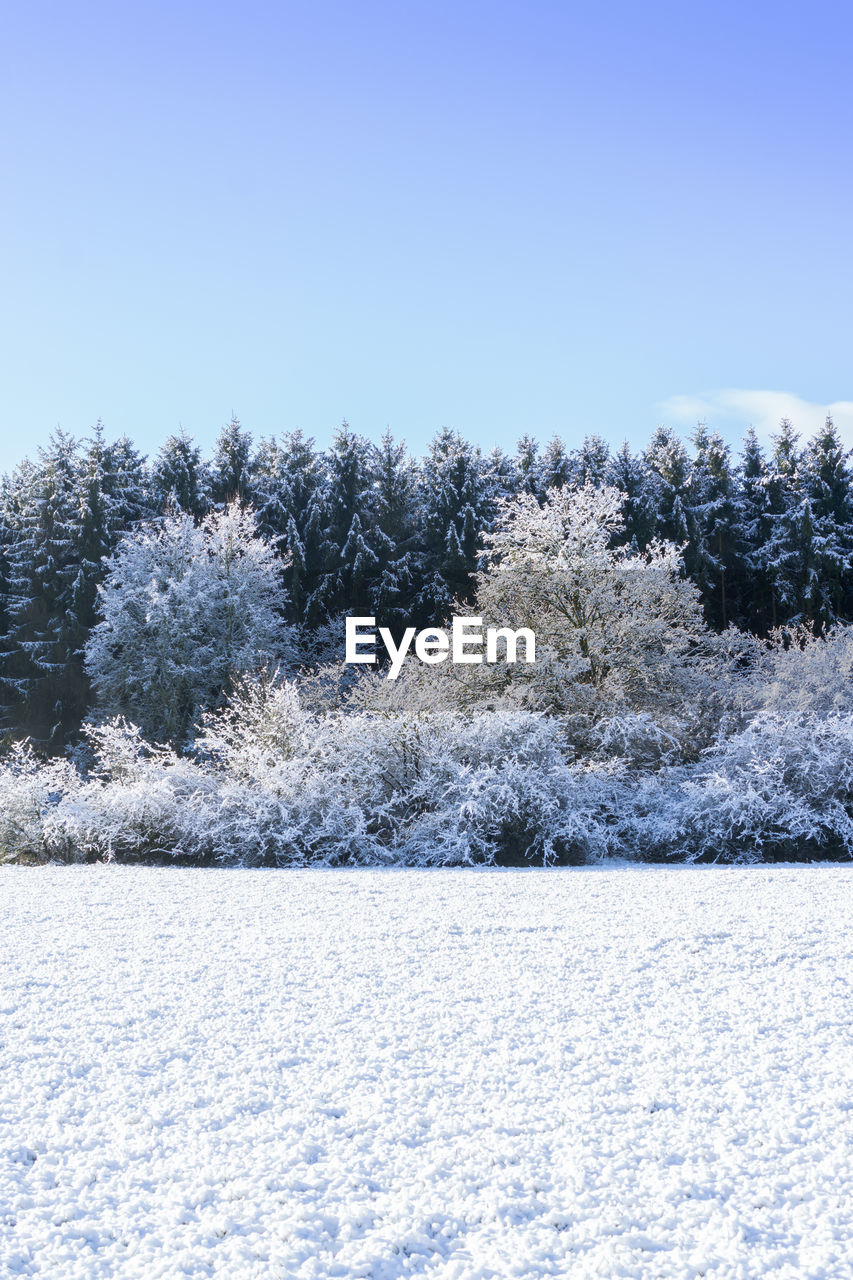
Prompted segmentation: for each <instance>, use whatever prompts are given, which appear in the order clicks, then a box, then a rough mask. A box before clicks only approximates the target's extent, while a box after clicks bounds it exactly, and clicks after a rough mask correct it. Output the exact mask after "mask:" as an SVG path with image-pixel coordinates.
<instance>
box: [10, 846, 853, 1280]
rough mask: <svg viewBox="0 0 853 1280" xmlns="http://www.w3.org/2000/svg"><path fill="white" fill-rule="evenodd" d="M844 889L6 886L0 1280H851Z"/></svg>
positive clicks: (308, 878)
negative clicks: (420, 1279) (422, 1279)
mask: <svg viewBox="0 0 853 1280" xmlns="http://www.w3.org/2000/svg"><path fill="white" fill-rule="evenodd" d="M851 907H853V868H850V867H841V866H798V867H779V866H776V867H755V868H753V867H741V868H715V867H709V868H684V867H678V868H674V867H667V868H654V867H645V868H637V867H633V868H632V867H618V868H608V869H598V868H579V869H567V870H562V871H541V870H520V871H505V872H497V871H473V870H472V871H460V870H452V871H450V870H433V871H411V870H395V871H389V870H385V871H381V870H361V871H351V872H350V871H342V870H326V871H323V870H302V871H238V870H231V871H212V870H200V869H195V870H186V869H176V868H168V869H156V868H130V867H116V866H94V867H46V868H25V867H3V868H0V937H2V939H3V946H2V952H0V1029H2V1050H0V1275H2V1276H3V1277H6V1276H38V1277H44V1278H45V1280H72V1278H73V1280H84V1278H85V1280H100V1278H102V1277H115V1278H116V1280H157V1278H158V1277H163V1278H166V1277H168V1280H175V1278H176V1277H199V1278H201V1277H205V1278H206V1277H211V1276H212V1277H221V1278H222V1280H279V1278H280V1280H285V1278H287V1280H309V1278H312V1280H313V1278H317V1280H320V1278H323V1280H325V1278H326V1277H334V1276H343V1277H373V1280H393V1278H395V1277H402V1276H426V1277H430V1278H431V1280H475V1278H479V1277H499V1278H501V1280H503V1278H504V1277H525V1278H526V1280H532V1278H535V1277H541V1276H560V1277H565V1276H569V1277H572V1278H575V1277H579V1278H580V1277H587V1276H602V1277H629V1276H630V1277H640V1278H647V1277H649V1278H654V1280H663V1278H664V1277H679V1278H684V1280H687V1278H688V1277H699V1276H706V1277H717V1278H720V1277H726V1278H727V1280H728V1278H729V1277H731V1278H732V1280H735V1278H738V1280H740V1278H743V1280H746V1278H747V1277H749V1278H750V1280H751V1278H752V1277H756V1276H765V1275H766V1276H773V1277H774V1278H775V1280H817V1278H818V1277H823V1278H825V1280H830V1278H832V1280H842V1278H843V1277H848V1276H853V1262H851V1260H850V1241H851V1239H853V1161H851V1155H853V1089H851V1083H853V1082H852V1081H851V1076H853V1052H851V1049H852V1048H853V1045H851V1040H852V1039H853V1035H851V1025H850V992H851V979H853V957H852V956H851V946H850V934H849V925H850V919H851Z"/></svg>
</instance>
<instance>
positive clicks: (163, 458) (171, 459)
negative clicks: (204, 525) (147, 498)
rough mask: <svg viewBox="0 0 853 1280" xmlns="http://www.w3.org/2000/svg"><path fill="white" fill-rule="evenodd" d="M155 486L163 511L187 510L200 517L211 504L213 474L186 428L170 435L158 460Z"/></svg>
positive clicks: (153, 472) (154, 470)
mask: <svg viewBox="0 0 853 1280" xmlns="http://www.w3.org/2000/svg"><path fill="white" fill-rule="evenodd" d="M151 479H152V489H153V492H154V493H155V494H156V496H157V502H158V507H159V509H160V510H161V511H172V512H175V511H184V512H186V513H187V515H191V516H195V517H196V519H198V518H199V517H201V516H203V515H204V514H205V512H206V511H208V510H209V508H210V477H209V475H208V472H207V468H206V467H205V466H204V463H203V462H202V459H201V450H200V449H197V448H196V447H195V445H194V444H193V442H192V437H191V436H188V435H187V433H186V432H185V431H184V430H181V432H180V435H177V436H169V438H168V440H167V441H166V443H165V444H164V445H163V448H162V449H161V450H160V453H159V455H158V457H157V460H156V462H155V463H154V468H153V471H152V477H151Z"/></svg>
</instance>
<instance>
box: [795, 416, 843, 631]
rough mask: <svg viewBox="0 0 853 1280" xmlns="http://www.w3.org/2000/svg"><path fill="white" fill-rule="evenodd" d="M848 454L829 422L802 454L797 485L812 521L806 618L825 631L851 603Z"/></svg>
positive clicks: (827, 420) (830, 420)
mask: <svg viewBox="0 0 853 1280" xmlns="http://www.w3.org/2000/svg"><path fill="white" fill-rule="evenodd" d="M849 458H850V454H849V451H847V450H845V449H844V447H843V446H842V444H841V441H840V440H839V437H838V431H837V429H836V427H835V424H834V423H833V421H832V418H831V417H827V419H826V423H825V425H824V427H823V430H822V431H819V432H818V433H817V434H816V435H815V436H814V438H813V439H812V440H810V441H809V444H808V446H807V448H806V449H805V452H804V454H803V458H802V465H801V483H802V492H803V498H804V499H805V501H806V502H808V506H809V515H810V518H811V521H812V531H811V547H812V552H813V554H812V559H811V564H810V569H811V573H810V577H809V580H808V582H807V583H806V584H804V587H805V600H804V605H805V609H804V612H805V616H806V617H807V619H808V621H809V622H810V623H811V624H812V626H813V627H815V629H817V630H821V631H822V630H825V629H826V628H827V627H830V626H832V624H833V623H834V622H836V621H837V620H838V619H839V618H842V617H844V616H845V612H846V609H847V608H849V606H850V604H851V603H853V577H851V567H853V495H852V494H851V473H850V466H849Z"/></svg>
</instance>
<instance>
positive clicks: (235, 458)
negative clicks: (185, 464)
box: [210, 413, 252, 510]
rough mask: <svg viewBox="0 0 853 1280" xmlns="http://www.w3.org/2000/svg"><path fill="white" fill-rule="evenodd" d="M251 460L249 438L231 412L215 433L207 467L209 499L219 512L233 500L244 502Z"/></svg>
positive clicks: (246, 494)
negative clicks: (209, 462) (211, 454)
mask: <svg viewBox="0 0 853 1280" xmlns="http://www.w3.org/2000/svg"><path fill="white" fill-rule="evenodd" d="M251 457H252V437H251V436H250V435H249V433H248V431H244V430H243V428H242V427H241V425H240V419H239V418H238V417H237V416H236V414H233V413H232V415H231V421H230V422H229V423H228V425H227V426H225V427H223V428H222V430H221V431H220V433H219V437H218V439H217V441H216V449H215V452H214V455H213V462H212V463H211V466H210V498H211V502H212V503H213V505H214V506H215V507H216V508H218V509H219V510H221V509H222V508H223V507H225V506H227V505H228V503H229V502H233V501H234V500H235V499H236V500H237V501H239V502H245V501H246V500H247V498H248V496H249V486H250V470H251Z"/></svg>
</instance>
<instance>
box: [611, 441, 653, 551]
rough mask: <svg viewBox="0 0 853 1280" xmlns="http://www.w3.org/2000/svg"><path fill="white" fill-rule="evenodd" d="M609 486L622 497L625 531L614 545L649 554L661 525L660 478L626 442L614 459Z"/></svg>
mask: <svg viewBox="0 0 853 1280" xmlns="http://www.w3.org/2000/svg"><path fill="white" fill-rule="evenodd" d="M607 483H608V484H611V485H613V486H614V487H615V488H616V489H618V490H619V491H620V492H621V493H622V494H624V499H623V502H622V519H623V521H624V527H623V529H622V530H620V531H619V532H618V533H617V534H616V535H615V537H614V545H617V546H621V545H624V546H628V547H631V548H632V549H633V550H635V551H645V549H646V547H647V546H648V545H649V543H650V542H651V540H652V539H653V538H654V536H655V524H656V521H657V499H658V488H657V478H656V477H655V476H654V475H653V473H652V472H651V471H650V470H649V468H648V467H647V466H646V464H645V462H644V461H643V459H642V458H638V457H637V456H636V455H635V454H633V453H632V452H631V450H630V449H629V448H628V442H627V441H626V442H625V443H624V444H623V445H622V447H621V449H619V451H618V452H617V453H615V454H614V455H613V457H612V458H611V459H610V464H609V466H608V469H607Z"/></svg>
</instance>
